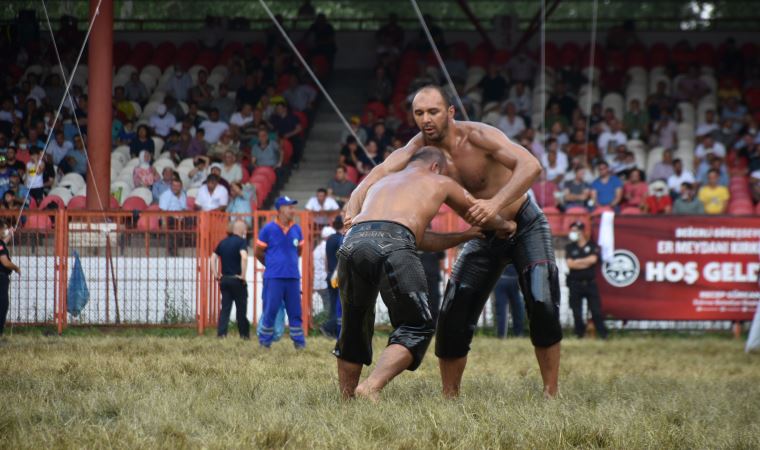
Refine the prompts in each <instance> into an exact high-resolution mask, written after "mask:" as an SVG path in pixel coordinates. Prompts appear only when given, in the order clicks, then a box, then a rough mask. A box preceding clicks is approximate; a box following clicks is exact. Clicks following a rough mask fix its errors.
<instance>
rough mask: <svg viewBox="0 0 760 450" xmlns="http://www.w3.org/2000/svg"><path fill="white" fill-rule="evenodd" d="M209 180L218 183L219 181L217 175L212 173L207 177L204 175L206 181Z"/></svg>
mask: <svg viewBox="0 0 760 450" xmlns="http://www.w3.org/2000/svg"><path fill="white" fill-rule="evenodd" d="M211 181H213V182H214V183H218V182H219V175H215V174H213V173H212V174H211V175H209V176H208V177H206V183H209V182H211Z"/></svg>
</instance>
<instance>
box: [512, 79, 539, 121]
mask: <svg viewBox="0 0 760 450" xmlns="http://www.w3.org/2000/svg"><path fill="white" fill-rule="evenodd" d="M507 101H509V102H512V103H513V104H514V105H515V108H517V114H519V115H520V116H521V117H522V118H523V119H525V120H530V116H531V114H532V113H533V108H532V103H533V99H532V98H531V96H530V91H528V89H527V88H526V87H525V83H523V82H522V81H518V82H516V83H515V86H514V90H513V91H512V92H511V93H510V95H509V100H507Z"/></svg>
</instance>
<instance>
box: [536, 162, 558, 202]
mask: <svg viewBox="0 0 760 450" xmlns="http://www.w3.org/2000/svg"><path fill="white" fill-rule="evenodd" d="M531 189H532V190H533V197H534V200H535V201H536V203H538V205H539V206H540V207H542V208H549V207H551V208H554V207H555V206H556V205H557V200H556V196H555V194H556V192H557V185H556V183H554V182H553V181H551V180H548V179H547V178H546V171H545V170H542V171H541V174H540V175H539V178H538V180H536V182H535V183H533V186H532V187H531Z"/></svg>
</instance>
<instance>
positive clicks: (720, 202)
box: [697, 169, 731, 214]
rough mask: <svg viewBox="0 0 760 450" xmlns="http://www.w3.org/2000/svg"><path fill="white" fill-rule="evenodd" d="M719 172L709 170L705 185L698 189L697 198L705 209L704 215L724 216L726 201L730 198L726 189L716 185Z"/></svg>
mask: <svg viewBox="0 0 760 450" xmlns="http://www.w3.org/2000/svg"><path fill="white" fill-rule="evenodd" d="M719 180H720V172H718V171H717V170H715V169H710V171H709V172H708V173H707V185H705V186H702V187H701V188H699V193H698V194H697V198H698V199H699V201H700V202H702V206H704V208H705V214H725V212H726V207H727V206H728V200H729V199H730V198H731V196H730V194H729V192H728V188H726V187H725V186H721V185H720V184H718V181H719Z"/></svg>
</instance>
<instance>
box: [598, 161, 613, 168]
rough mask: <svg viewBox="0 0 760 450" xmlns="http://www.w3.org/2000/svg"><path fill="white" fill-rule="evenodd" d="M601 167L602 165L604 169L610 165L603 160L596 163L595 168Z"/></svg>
mask: <svg viewBox="0 0 760 450" xmlns="http://www.w3.org/2000/svg"><path fill="white" fill-rule="evenodd" d="M601 165H604V166H605V167H610V165H609V164H608V163H607V161H605V160H601V161H599V162H598V163H596V167H599V166H601Z"/></svg>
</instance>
